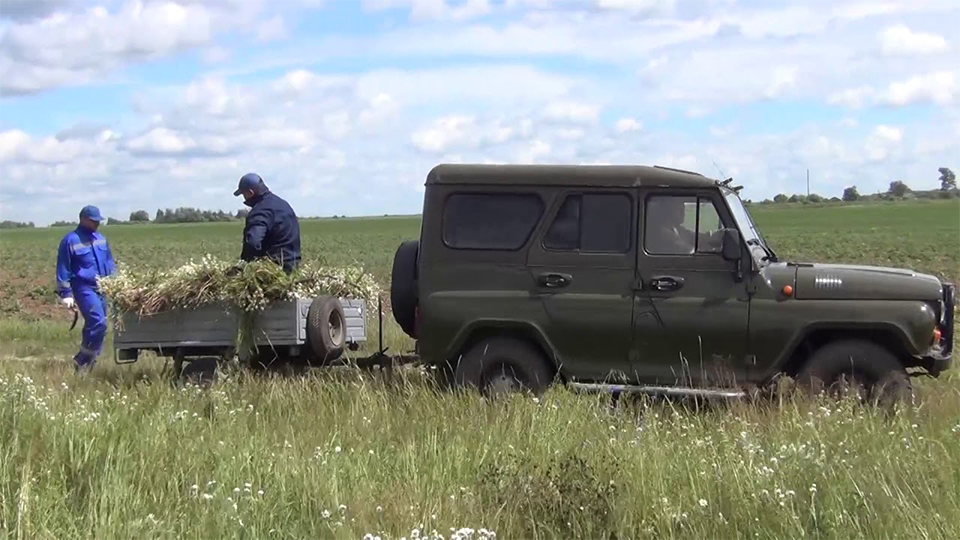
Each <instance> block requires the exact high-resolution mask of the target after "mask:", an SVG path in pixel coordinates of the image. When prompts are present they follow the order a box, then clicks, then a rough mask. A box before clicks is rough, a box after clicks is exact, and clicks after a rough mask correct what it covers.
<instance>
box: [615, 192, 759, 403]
mask: <svg viewBox="0 0 960 540" xmlns="http://www.w3.org/2000/svg"><path fill="white" fill-rule="evenodd" d="M640 209H641V212H640V214H641V215H640V220H639V225H640V226H639V229H640V231H641V239H640V245H641V249H638V256H637V270H638V274H639V280H638V287H637V296H636V298H635V304H634V306H635V312H634V325H633V328H634V343H633V349H632V354H631V364H632V366H633V370H634V372H635V375H636V377H637V378H638V379H639V380H640V381H642V382H647V383H650V384H665V385H703V384H709V385H720V386H726V385H733V384H734V383H735V382H737V381H741V380H742V379H743V378H744V376H745V375H746V371H745V367H746V363H745V359H744V355H745V352H746V345H747V343H746V342H747V335H748V334H747V324H748V317H749V297H748V295H747V287H746V283H745V281H743V280H738V279H737V277H736V272H735V269H736V266H735V265H736V263H735V262H733V261H727V260H725V259H724V258H723V256H722V254H721V250H720V247H721V243H720V242H721V239H722V237H723V234H722V232H721V229H723V228H724V227H735V224H734V221H733V219H732V217H731V216H730V214H729V212H728V209H727V207H726V205H725V204H724V203H723V199H722V198H721V197H720V195H719V194H718V193H716V192H714V191H711V190H688V189H677V190H671V189H657V188H645V189H643V190H642V191H641V203H640Z"/></svg>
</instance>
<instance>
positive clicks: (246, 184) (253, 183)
mask: <svg viewBox="0 0 960 540" xmlns="http://www.w3.org/2000/svg"><path fill="white" fill-rule="evenodd" d="M262 183H263V178H260V175H259V174H257V173H247V174H245V175H243V176H242V177H240V185H239V186H238V187H237V190H236V191H234V192H233V196H234V197H236V196H237V195H239V194H241V193H243V192H244V191H246V190H248V189H254V188H256V187H257V186H259V185H260V184H262Z"/></svg>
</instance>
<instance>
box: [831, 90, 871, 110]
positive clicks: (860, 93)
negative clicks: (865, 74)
mask: <svg viewBox="0 0 960 540" xmlns="http://www.w3.org/2000/svg"><path fill="white" fill-rule="evenodd" d="M874 94H875V92H874V89H873V87H871V86H859V87H856V88H847V89H845V90H841V91H839V92H835V93H833V94H832V95H831V96H830V97H828V98H827V103H829V104H831V105H841V106H843V107H849V108H851V109H859V108H860V107H863V106H864V104H865V103H866V102H867V101H868V100H869V99H870V98H871V97H873V96H874Z"/></svg>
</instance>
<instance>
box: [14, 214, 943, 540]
mask: <svg viewBox="0 0 960 540" xmlns="http://www.w3.org/2000/svg"><path fill="white" fill-rule="evenodd" d="M751 211H752V212H753V215H754V217H755V219H756V221H757V222H758V225H759V227H760V229H761V231H762V232H763V234H764V235H765V237H766V238H767V239H768V241H769V242H770V243H771V244H772V245H773V247H774V249H775V250H776V251H777V252H778V255H780V257H781V258H782V259H793V260H807V261H811V260H813V261H824V262H845V263H858V264H875V265H884V266H898V267H909V268H913V269H915V270H918V271H923V272H928V273H931V274H934V275H937V276H939V277H941V278H945V279H948V280H951V281H953V282H955V283H958V282H960V201H956V200H953V201H917V202H904V203H897V204H867V205H862V206H856V205H841V206H824V207H817V208H809V207H804V206H802V205H796V206H777V207H774V206H770V207H753V208H752V210H751ZM302 227H303V247H304V255H305V257H306V258H309V259H312V260H319V261H323V262H325V263H328V264H359V265H362V266H364V267H366V268H368V269H369V270H370V271H371V272H373V273H374V275H375V276H376V277H377V278H378V280H379V281H380V282H381V284H382V285H383V287H384V288H385V289H386V288H388V286H389V272H390V264H391V261H392V257H393V252H394V250H395V249H396V246H397V245H398V244H399V242H400V241H402V240H403V239H407V238H415V237H417V236H418V232H419V220H418V219H417V218H415V217H396V218H394V217H390V218H372V219H339V220H316V221H314V220H311V221H305V222H304V223H303V224H302ZM240 230H241V225H240V224H239V223H227V224H204V225H146V226H118V227H110V226H109V225H108V226H106V227H104V228H103V232H104V233H105V234H106V235H107V236H108V238H109V240H110V242H111V245H112V246H113V249H114V253H115V256H116V258H117V259H118V260H119V261H123V262H124V263H125V264H128V265H130V266H132V267H143V266H146V265H158V266H173V265H177V264H180V263H182V262H185V261H187V260H189V259H190V258H195V259H199V258H200V257H202V256H203V255H204V254H206V253H210V254H214V255H217V256H221V257H231V256H235V255H236V254H238V253H239V247H240V243H239V240H240ZM65 232H67V229H36V230H15V231H3V232H0V537H4V538H6V537H9V538H18V539H19V538H48V537H97V538H115V537H116V538H129V537H138V538H173V537H183V538H209V537H226V538H251V537H252V538H290V537H313V538H364V537H365V535H366V536H367V537H369V538H375V537H380V538H408V539H412V538H440V537H442V538H445V539H449V538H493V537H496V538H558V537H560V538H572V537H577V538H624V537H629V538H734V537H736V538H783V537H791V538H793V537H807V538H837V537H866V538H888V537H895V538H896V537H909V538H958V537H960V376H958V373H957V371H956V369H955V370H954V371H952V372H949V373H947V374H945V375H944V376H942V377H941V378H940V379H939V380H924V379H917V380H915V381H914V383H915V387H916V388H917V392H918V401H917V403H916V404H914V405H913V406H910V407H907V408H904V409H902V410H900V411H898V412H897V413H896V414H895V415H893V416H888V415H884V414H882V413H881V412H880V411H877V410H873V409H871V408H864V407H860V406H858V405H856V404H853V403H851V402H848V401H841V402H836V401H828V400H803V399H799V398H794V397H792V396H790V395H784V397H782V398H781V400H780V401H776V402H773V403H762V404H756V403H754V404H750V403H735V404H724V405H718V406H715V407H710V408H707V409H701V410H695V409H690V408H686V407H684V406H683V405H681V404H677V403H669V402H649V401H646V400H624V401H621V402H620V403H619V404H618V405H617V406H616V407H612V406H611V403H610V401H609V398H606V399H605V398H604V397H603V396H596V395H587V394H576V393H573V392H571V391H569V390H566V389H562V388H557V389H554V390H551V391H550V392H549V393H548V394H546V395H545V396H543V397H542V398H540V399H536V400H535V399H532V398H529V397H522V396H517V397H516V398H514V399H510V400H505V401H499V402H492V403H490V402H484V401H483V400H481V399H480V398H478V397H476V396H474V395H471V394H455V393H448V392H437V391H435V390H434V389H433V388H432V387H431V385H430V383H429V381H430V377H429V375H428V374H427V373H424V372H422V371H421V370H419V369H410V370H403V371H400V372H397V373H396V374H394V376H393V377H390V378H387V377H385V375H384V374H380V373H359V372H354V371H351V370H326V371H323V370H312V371H309V372H308V373H306V374H300V375H297V376H281V375H279V374H272V373H245V372H225V373H224V374H223V376H222V377H221V378H220V380H219V381H218V382H217V383H216V384H215V385H213V386H212V387H211V388H209V389H200V388H197V387H195V386H190V385H183V386H174V385H171V384H169V381H168V379H167V375H166V373H165V372H164V371H163V367H164V364H163V362H162V361H160V360H156V359H150V360H146V361H141V362H139V363H137V364H134V365H132V366H114V365H111V361H110V360H109V358H103V359H102V360H101V363H100V365H99V366H98V368H97V370H95V371H94V372H93V373H91V374H90V375H89V376H87V377H85V378H76V377H75V376H74V375H73V372H72V366H71V365H70V356H71V355H72V354H73V352H74V351H75V348H76V345H77V342H78V340H79V336H78V332H77V331H76V330H75V331H74V332H73V333H69V332H68V331H67V328H68V326H69V321H70V316H69V315H68V314H67V313H65V312H63V311H62V310H59V309H57V308H56V306H55V295H54V288H53V284H54V263H55V257H56V246H57V242H58V241H59V239H60V237H61V236H62V235H63V234H64V233H65ZM385 316H386V319H385V323H386V329H385V336H384V338H385V341H386V344H387V345H388V346H390V347H391V350H393V351H398V350H406V349H408V348H409V347H410V346H411V345H412V343H411V342H410V341H409V340H408V339H407V338H406V337H405V336H403V335H402V333H401V332H399V330H398V329H397V327H396V325H395V324H394V323H393V321H392V318H391V317H390V315H389V311H388V312H387V313H386V314H385ZM372 328H373V329H374V330H375V325H372ZM376 337H377V336H376V333H375V332H374V333H373V334H372V335H371V339H372V340H374V341H375V340H376ZM109 346H110V345H109V342H108V344H107V347H109Z"/></svg>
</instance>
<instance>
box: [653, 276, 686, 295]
mask: <svg viewBox="0 0 960 540" xmlns="http://www.w3.org/2000/svg"><path fill="white" fill-rule="evenodd" d="M680 287H683V278H682V277H676V276H657V277H655V278H653V279H651V280H650V288H651V289H653V290H655V291H675V290H677V289H679V288H680Z"/></svg>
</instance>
